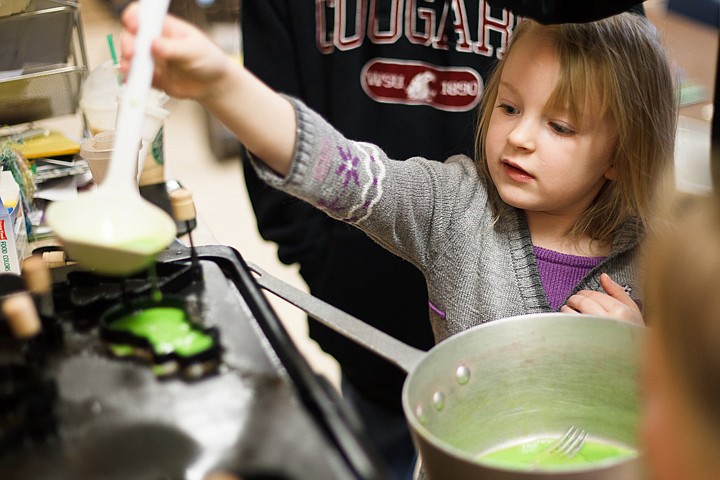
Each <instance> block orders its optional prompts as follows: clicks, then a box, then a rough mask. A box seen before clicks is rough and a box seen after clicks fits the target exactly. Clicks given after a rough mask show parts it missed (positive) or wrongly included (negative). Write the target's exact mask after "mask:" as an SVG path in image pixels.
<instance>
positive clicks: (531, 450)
mask: <svg viewBox="0 0 720 480" xmlns="http://www.w3.org/2000/svg"><path fill="white" fill-rule="evenodd" d="M556 442H557V439H556V438H539V439H533V440H528V441H524V442H522V443H518V444H515V445H511V446H506V447H501V448H498V449H496V450H492V451H490V452H487V453H483V454H482V455H480V456H479V457H478V459H479V460H480V461H482V462H483V463H486V464H489V465H493V466H497V467H504V468H515V469H528V468H537V469H543V468H563V467H574V466H580V465H587V464H590V463H596V462H602V461H605V460H611V459H613V460H620V459H623V458H630V457H634V456H636V455H637V452H636V451H635V450H633V449H631V448H627V447H624V446H620V445H617V444H613V443H609V442H604V441H601V440H595V439H590V438H588V439H586V440H585V443H584V444H583V446H582V447H581V448H580V450H579V451H578V453H577V454H576V455H575V456H573V457H571V458H567V457H564V456H561V455H554V454H551V453H550V452H549V450H550V448H551V447H552V446H553V445H554V444H555V443H556Z"/></svg>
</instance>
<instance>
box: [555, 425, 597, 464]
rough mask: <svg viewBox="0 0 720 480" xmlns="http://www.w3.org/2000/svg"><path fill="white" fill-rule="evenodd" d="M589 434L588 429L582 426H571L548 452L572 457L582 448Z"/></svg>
mask: <svg viewBox="0 0 720 480" xmlns="http://www.w3.org/2000/svg"><path fill="white" fill-rule="evenodd" d="M587 435H588V433H587V431H585V430H583V429H582V428H578V427H576V426H571V427H570V428H568V429H567V431H566V432H565V433H564V434H563V436H562V437H560V438H559V439H558V441H557V442H555V444H553V446H551V447H550V448H549V449H548V450H547V452H548V453H549V454H551V455H555V456H559V457H565V458H572V457H574V456H575V455H576V454H577V453H578V452H579V451H580V448H582V446H583V443H585V439H586V438H587Z"/></svg>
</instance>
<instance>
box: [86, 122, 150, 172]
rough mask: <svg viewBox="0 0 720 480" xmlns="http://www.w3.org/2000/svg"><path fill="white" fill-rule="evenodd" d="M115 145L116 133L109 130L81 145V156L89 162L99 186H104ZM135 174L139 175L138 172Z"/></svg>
mask: <svg viewBox="0 0 720 480" xmlns="http://www.w3.org/2000/svg"><path fill="white" fill-rule="evenodd" d="M114 143H115V131H114V130H108V131H105V132H100V133H98V134H97V135H95V136H94V137H93V138H89V139H87V140H85V141H84V142H82V144H80V156H81V157H82V158H84V159H85V160H86V161H87V163H88V166H89V167H90V172H91V173H92V176H93V180H94V181H95V183H96V184H97V185H100V184H102V182H103V180H105V176H106V175H107V171H108V167H109V165H110V157H111V156H112V152H113V145H114ZM135 174H136V175H137V170H136V171H135Z"/></svg>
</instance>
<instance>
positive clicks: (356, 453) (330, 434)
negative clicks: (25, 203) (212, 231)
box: [0, 242, 387, 480]
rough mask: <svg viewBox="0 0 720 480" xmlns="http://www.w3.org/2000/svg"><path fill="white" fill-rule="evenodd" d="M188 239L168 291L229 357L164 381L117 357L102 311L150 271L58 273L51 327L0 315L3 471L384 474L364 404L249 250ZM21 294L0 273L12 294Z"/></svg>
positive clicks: (169, 269)
mask: <svg viewBox="0 0 720 480" xmlns="http://www.w3.org/2000/svg"><path fill="white" fill-rule="evenodd" d="M196 253H197V258H198V259H199V262H200V266H201V275H198V274H197V272H196V271H195V270H194V269H193V268H191V265H190V258H191V255H190V250H189V249H188V248H187V247H185V246H184V245H182V244H180V243H179V242H176V243H175V244H173V245H172V246H171V247H170V248H168V249H167V250H166V251H165V252H163V253H162V254H161V256H160V257H159V259H158V261H157V263H156V265H155V268H156V270H157V272H158V287H159V288H160V290H161V291H162V293H163V296H164V297H165V296H172V297H173V298H181V299H182V300H183V302H185V304H186V305H187V306H188V311H189V312H191V315H192V318H193V321H194V322H196V323H197V324H198V325H200V326H202V327H203V328H207V329H212V330H213V331H216V332H218V337H217V338H218V341H219V343H220V345H221V354H220V363H219V367H218V368H217V369H216V370H215V371H212V372H209V373H208V374H207V375H205V376H203V377H202V378H197V379H190V380H189V379H187V378H183V377H182V376H174V377H169V378H158V377H157V376H156V375H154V374H153V372H152V370H151V369H150V368H149V366H148V365H147V364H146V363H144V362H139V361H134V360H127V359H117V358H113V357H112V356H110V355H108V351H107V348H106V346H105V345H104V344H103V342H102V341H101V339H100V335H99V331H100V318H101V317H102V315H103V312H105V311H107V310H108V309H110V308H117V305H122V304H132V303H133V302H138V301H145V300H146V299H147V298H148V296H149V295H150V294H151V293H152V285H151V284H150V282H149V280H148V278H147V275H145V274H141V275H138V276H134V277H130V278H123V279H118V278H112V277H101V276H97V275H95V274H92V273H88V272H82V271H80V270H79V269H78V268H77V266H75V265H71V266H67V267H60V268H56V269H53V270H52V275H53V298H54V303H55V315H53V318H44V319H43V323H44V325H45V326H46V329H45V331H47V332H52V334H48V335H45V337H44V338H42V337H41V338H39V339H37V340H34V341H33V342H21V341H19V340H17V339H14V338H13V337H12V336H11V335H9V332H8V331H7V328H6V325H3V323H4V319H1V318H0V478H2V479H3V480H16V479H17V480H30V479H43V480H131V479H132V480H201V479H202V478H203V477H204V476H205V474H207V473H208V472H211V471H215V470H225V471H230V472H235V473H238V474H242V475H244V476H245V478H247V479H249V480H251V479H252V478H278V479H299V480H302V479H308V480H311V479H312V480H323V479H328V480H341V479H384V478H387V475H386V473H385V472H386V469H385V466H384V465H383V464H382V462H380V461H379V460H378V457H377V455H376V453H375V452H374V450H373V449H372V448H371V447H370V446H369V444H368V442H367V439H366V438H365V436H364V433H363V431H362V429H361V427H360V426H359V425H360V424H359V422H358V421H357V419H356V418H355V417H354V412H353V411H351V410H349V409H348V406H347V405H346V404H345V403H343V402H341V400H340V398H339V396H338V394H337V393H336V391H335V390H334V389H333V387H332V386H330V385H329V383H328V382H327V381H326V380H325V379H324V378H321V377H319V376H317V375H316V374H315V373H313V371H312V370H311V368H310V367H309V365H308V364H307V362H306V361H305V360H304V358H303V357H302V355H301V354H300V353H299V351H298V350H297V349H296V347H295V345H294V344H293V343H292V341H291V339H290V337H289V335H288V334H287V332H286V331H285V330H284V328H283V326H282V324H281V323H280V321H279V320H278V318H277V316H276V315H275V313H274V311H273V310H272V308H271V306H270V304H269V303H268V302H267V300H266V299H265V297H264V295H263V294H262V293H261V291H260V289H259V288H258V287H257V284H256V283H255V281H254V278H253V277H252V274H251V273H250V270H249V269H248V267H247V265H246V264H245V262H244V260H243V259H242V257H241V256H240V254H239V253H238V252H237V251H235V250H234V249H232V248H230V247H225V246H206V247H199V248H198V249H197V250H196ZM18 291H22V281H21V279H20V277H17V276H15V275H12V274H5V275H0V295H10V294H13V293H15V292H18Z"/></svg>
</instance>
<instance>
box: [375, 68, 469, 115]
mask: <svg viewBox="0 0 720 480" xmlns="http://www.w3.org/2000/svg"><path fill="white" fill-rule="evenodd" d="M361 83H362V87H363V90H365V93H367V94H368V96H370V98H372V99H373V100H375V101H378V102H383V103H399V104H405V105H429V106H432V107H435V108H437V109H439V110H447V111H452V112H464V111H467V110H470V109H472V108H474V107H475V106H476V105H477V104H478V102H479V101H480V95H481V93H482V89H483V83H482V78H481V77H480V75H479V74H478V73H477V72H476V71H475V70H473V69H471V68H465V67H447V68H442V67H436V66H434V65H430V64H427V63H422V62H412V61H403V60H391V59H373V60H371V61H370V62H368V63H367V64H366V65H365V67H363V71H362V78H361Z"/></svg>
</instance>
